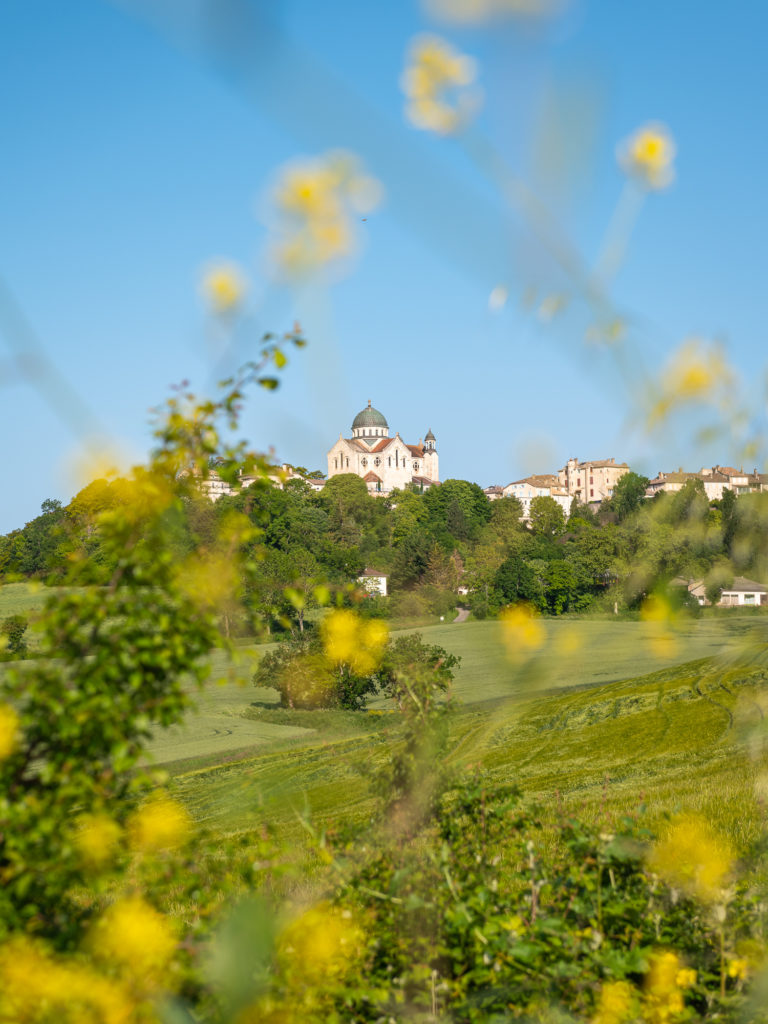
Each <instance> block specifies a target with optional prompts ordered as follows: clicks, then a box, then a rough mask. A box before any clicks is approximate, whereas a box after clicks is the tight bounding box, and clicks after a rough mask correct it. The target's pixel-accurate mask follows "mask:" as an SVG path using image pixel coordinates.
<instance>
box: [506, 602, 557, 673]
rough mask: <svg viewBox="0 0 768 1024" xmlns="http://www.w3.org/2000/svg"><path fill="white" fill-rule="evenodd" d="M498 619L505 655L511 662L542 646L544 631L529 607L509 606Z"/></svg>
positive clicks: (544, 636) (522, 605) (544, 638)
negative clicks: (499, 619)
mask: <svg viewBox="0 0 768 1024" xmlns="http://www.w3.org/2000/svg"><path fill="white" fill-rule="evenodd" d="M500 618H501V628H502V637H503V640H504V644H505V646H506V648H507V654H508V655H509V657H510V658H512V659H513V660H516V661H517V660H520V659H521V658H525V657H528V656H529V655H531V654H533V653H534V652H536V651H538V650H539V649H540V648H541V647H543V646H544V642H545V640H546V638H547V634H546V631H545V629H544V626H543V625H542V622H541V619H539V618H538V617H537V616H536V613H535V611H534V609H533V608H532V607H531V606H530V605H527V604H516V605H510V606H509V607H508V608H505V609H504V611H503V612H502V613H501V616H500Z"/></svg>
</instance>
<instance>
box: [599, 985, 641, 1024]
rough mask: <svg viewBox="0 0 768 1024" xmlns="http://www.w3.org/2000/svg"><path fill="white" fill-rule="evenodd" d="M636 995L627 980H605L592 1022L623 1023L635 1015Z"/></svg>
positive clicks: (602, 1023)
mask: <svg viewBox="0 0 768 1024" xmlns="http://www.w3.org/2000/svg"><path fill="white" fill-rule="evenodd" d="M636 1009H637V995H636V992H635V989H634V988H633V987H632V985H630V983H629V982H628V981H607V982H606V983H605V984H604V985H603V987H602V989H601V991H600V1001H599V1003H598V1005H597V1012H596V1013H595V1015H594V1017H593V1018H592V1024H623V1022H624V1021H630V1020H633V1019H634V1018H635V1016H636Z"/></svg>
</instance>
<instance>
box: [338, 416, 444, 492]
mask: <svg viewBox="0 0 768 1024" xmlns="http://www.w3.org/2000/svg"><path fill="white" fill-rule="evenodd" d="M340 473H355V474H357V476H359V477H362V478H363V480H365V482H366V484H367V486H368V491H369V492H370V493H371V494H387V493H388V492H389V491H392V490H394V489H395V488H400V489H401V490H402V489H403V488H405V487H409V486H411V485H413V486H414V487H416V488H417V489H418V490H420V491H424V490H427V488H429V487H432V486H433V485H434V484H437V483H439V482H440V477H439V475H438V457H437V440H436V438H435V435H434V434H433V433H432V431H431V430H428V431H427V436H426V437H425V438H424V440H423V441H422V440H421V439H419V442H418V444H408V443H407V442H406V441H403V439H402V438H401V437H400V434H398V433H396V434H395V436H394V437H390V436H389V425H388V423H387V421H386V419H385V418H384V416H383V415H382V414H381V413H380V412H379V411H378V409H374V408H373V407H372V406H371V402H370V399H369V401H368V406H367V408H365V409H363V410H362V412H359V413H358V414H357V416H355V418H354V420H353V421H352V437H347V438H345V437H343V436H342V435H341V434H339V439H338V441H337V442H336V443H335V444H334V446H333V448H331V450H330V451H329V452H328V479H330V478H331V477H332V476H338V475H339V474H340Z"/></svg>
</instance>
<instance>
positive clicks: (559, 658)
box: [150, 618, 755, 764]
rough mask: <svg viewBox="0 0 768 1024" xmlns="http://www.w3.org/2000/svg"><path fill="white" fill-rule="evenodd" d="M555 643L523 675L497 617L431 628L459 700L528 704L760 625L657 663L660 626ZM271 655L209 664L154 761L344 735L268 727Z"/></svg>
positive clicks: (571, 627)
mask: <svg viewBox="0 0 768 1024" xmlns="http://www.w3.org/2000/svg"><path fill="white" fill-rule="evenodd" d="M546 628H547V631H548V637H547V644H546V646H545V647H544V649H543V650H542V652H541V653H540V654H539V656H538V657H537V658H536V659H535V661H534V662H533V663H532V665H531V666H530V667H529V668H528V670H526V671H525V672H521V671H520V669H519V668H518V667H516V666H514V665H512V664H510V662H509V659H508V657H507V652H506V649H505V647H504V644H503V642H502V637H501V633H500V627H499V624H498V623H497V622H495V621H487V622H466V623H462V624H461V625H452V624H446V625H440V626H433V627H429V628H426V629H423V630H422V632H423V634H424V637H425V639H426V640H428V641H429V642H430V643H437V644H440V645H441V646H443V647H445V648H447V649H448V650H450V651H452V652H453V653H454V654H458V655H460V656H461V659H462V661H461V666H460V668H459V670H458V672H457V674H456V681H455V684H454V694H455V696H456V697H457V698H458V699H459V700H460V701H461V702H462V703H463V704H465V705H472V704H477V703H482V702H485V701H492V700H496V701H498V700H499V699H501V698H505V699H513V700H520V699H523V698H527V697H528V696H530V695H531V694H534V693H538V692H541V691H542V690H552V689H559V688H569V689H570V688H572V687H574V686H584V685H590V686H593V685H596V684H603V685H605V684H608V683H611V682H613V681H616V680H621V679H626V678H628V677H631V676H636V675H637V674H638V672H639V671H651V670H653V669H655V668H666V667H669V666H670V665H675V664H681V663H683V662H686V661H690V660H692V659H694V658H700V657H706V656H709V655H712V654H716V653H721V652H722V651H724V650H727V649H728V647H729V646H730V645H732V644H733V643H734V641H735V640H737V639H740V638H741V637H742V636H743V635H744V634H745V633H746V632H748V631H749V630H751V629H754V628H755V626H754V620H753V619H748V618H747V619H743V620H742V619H736V618H734V619H729V620H723V619H717V620H714V619H713V620H705V619H697V620H693V621H691V622H689V623H686V625H685V627H684V629H682V630H681V631H680V632H679V634H677V635H676V638H675V641H674V644H673V645H672V647H671V648H670V649H669V650H665V656H664V657H663V658H658V659H655V658H650V660H649V656H648V655H647V654H646V653H644V652H647V651H648V649H649V647H650V643H649V641H650V640H651V638H652V637H653V633H654V630H655V628H656V627H655V626H654V625H653V624H652V623H642V622H624V621H619V622H613V621H591V620H578V621H568V620H558V619H551V620H547V622H546ZM265 650H267V648H266V647H265V646H264V645H260V646H251V647H248V646H243V647H240V648H239V649H238V661H237V663H236V664H234V665H230V664H229V663H228V662H226V661H225V659H224V657H223V655H222V654H221V652H215V653H214V655H213V656H212V663H211V682H210V683H209V684H208V686H207V687H206V688H205V690H203V691H202V692H200V693H195V695H194V699H195V703H196V710H194V711H191V712H190V713H189V714H188V715H187V716H186V719H185V721H184V723H183V724H182V725H180V726H176V727H174V728H173V729H170V730H167V731H164V732H163V733H161V734H158V736H157V737H156V739H155V740H154V741H153V743H152V744H151V745H150V753H151V755H152V758H153V759H154V760H155V761H157V762H159V763H169V762H177V761H184V762H186V763H187V764H189V763H190V762H193V761H194V760H195V759H196V758H204V759H206V760H207V761H208V762H210V761H211V760H214V761H215V760H216V759H217V758H220V757H232V756H236V755H244V754H246V753H256V752H258V751H260V750H262V749H266V748H268V747H274V746H276V745H277V746H279V745H281V744H286V743H287V744H290V745H293V744H295V742H296V741H297V740H300V739H302V738H304V739H305V740H306V741H307V742H310V743H314V742H316V741H317V740H322V741H324V742H329V741H331V740H334V739H336V738H338V737H339V735H340V734H339V732H338V730H337V729H336V728H335V726H334V724H333V722H334V720H333V719H332V718H331V720H329V719H327V718H325V719H323V724H322V726H320V725H319V724H316V723H317V722H318V721H319V719H318V718H317V716H315V717H313V716H309V717H308V718H306V719H304V720H302V724H301V726H298V725H294V724H292V723H294V722H297V721H298V718H297V716H295V715H293V716H288V717H287V720H285V721H283V720H282V719H281V720H280V722H275V721H274V720H270V721H267V720H266V717H265V715H266V713H267V712H268V710H269V708H270V707H271V706H273V705H274V704H275V703H276V701H277V694H276V693H274V691H272V690H262V691H257V690H255V689H254V688H253V686H252V685H251V684H250V680H251V677H252V675H253V671H254V667H255V665H256V661H257V659H258V658H259V657H260V656H261V654H263V652H264V651H265ZM371 707H372V708H373V709H375V710H386V708H387V702H386V701H385V700H383V699H382V700H374V701H373V702H372V703H371ZM355 722H356V723H358V724H357V725H356V726H351V725H350V724H349V723H346V724H345V726H344V728H343V730H342V733H341V735H342V736H343V737H345V738H348V735H349V730H350V728H356V730H357V732H358V733H365V732H366V726H365V724H364V723H365V717H364V716H358V717H357V718H356V719H355Z"/></svg>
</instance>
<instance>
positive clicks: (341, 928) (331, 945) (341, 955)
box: [278, 903, 365, 986]
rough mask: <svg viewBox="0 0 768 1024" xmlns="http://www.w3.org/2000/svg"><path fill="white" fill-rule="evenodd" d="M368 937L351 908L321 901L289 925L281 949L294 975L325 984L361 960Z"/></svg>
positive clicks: (310, 983) (282, 937)
mask: <svg viewBox="0 0 768 1024" xmlns="http://www.w3.org/2000/svg"><path fill="white" fill-rule="evenodd" d="M364 940H365V936H364V933H363V931H362V929H361V928H360V927H359V926H358V925H357V924H356V923H355V922H354V920H353V918H352V915H351V914H350V912H349V911H340V910H339V909H338V908H336V907H333V906H331V904H329V903H320V904H318V905H317V906H315V907H312V908H311V909H310V910H308V911H307V912H306V913H304V914H302V915H301V916H300V917H298V918H296V920H294V921H292V922H291V923H290V924H289V925H288V927H287V928H285V930H284V931H283V933H282V935H281V937H280V940H279V943H278V950H279V956H280V959H281V960H282V961H283V963H284V964H285V965H286V968H287V970H288V973H289V975H290V977H291V978H292V979H295V980H299V981H301V982H303V983H304V984H305V985H309V986H315V985H323V986H325V985H327V984H328V982H329V981H330V982H333V981H335V980H337V979H339V978H341V977H343V975H344V974H346V973H347V971H348V970H349V969H350V967H351V966H353V965H354V963H355V961H357V960H359V958H360V954H361V951H362V948H363V945H364Z"/></svg>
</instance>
